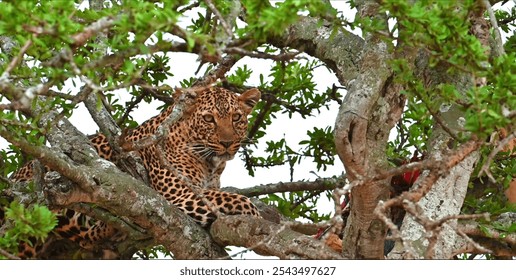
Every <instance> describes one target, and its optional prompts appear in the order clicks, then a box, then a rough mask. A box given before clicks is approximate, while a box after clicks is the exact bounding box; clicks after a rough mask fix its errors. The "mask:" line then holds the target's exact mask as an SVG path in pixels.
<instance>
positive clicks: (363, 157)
mask: <svg viewBox="0 0 516 280" xmlns="http://www.w3.org/2000/svg"><path fill="white" fill-rule="evenodd" d="M378 8H379V6H378V4H377V3H375V2H374V1H371V2H369V1H364V2H360V3H359V4H358V10H359V13H360V15H361V16H363V17H379V18H381V15H380V16H379V11H378ZM391 48H392V46H391V47H389V45H388V44H387V43H386V42H385V41H384V40H383V39H382V38H381V37H380V36H379V35H378V34H368V35H366V40H365V45H364V49H363V52H362V57H361V62H360V64H359V73H360V74H359V75H358V76H357V78H356V79H355V80H354V81H353V82H352V83H350V84H349V88H348V93H347V95H346V97H345V99H344V102H343V104H342V106H341V107H340V109H339V114H338V116H337V119H336V122H335V145H336V148H337V152H338V154H339V157H340V159H341V161H342V162H343V163H344V167H345V169H346V173H347V176H348V178H349V179H350V182H353V181H354V180H359V179H361V178H363V177H373V176H374V175H375V174H376V173H377V172H378V171H379V170H385V169H386V168H387V167H388V165H387V159H386V157H385V149H386V143H387V140H388V136H389V132H390V130H391V128H392V127H393V126H394V124H395V123H396V122H397V121H398V119H399V118H400V116H401V112H402V108H403V104H404V99H403V97H401V96H400V95H399V90H400V88H399V86H397V85H396V84H395V83H394V82H393V77H392V72H391V70H390V67H389V64H388V63H389V60H390V59H392V58H394V56H393V55H394V54H393V53H392V52H391V51H390V49H391ZM351 196H352V198H353V203H352V206H351V213H350V216H349V218H348V222H347V226H346V229H345V231H344V238H343V254H344V256H346V257H349V258H353V259H358V258H366V259H381V258H383V243H384V238H385V234H386V227H385V225H384V224H383V223H382V222H381V221H380V220H379V219H378V218H377V217H376V216H375V215H374V213H373V212H374V209H375V207H376V205H377V204H378V202H379V201H381V200H386V199H387V198H388V197H389V180H386V179H384V180H379V181H374V182H371V183H368V184H363V185H359V186H356V187H355V188H353V189H352V190H351Z"/></svg>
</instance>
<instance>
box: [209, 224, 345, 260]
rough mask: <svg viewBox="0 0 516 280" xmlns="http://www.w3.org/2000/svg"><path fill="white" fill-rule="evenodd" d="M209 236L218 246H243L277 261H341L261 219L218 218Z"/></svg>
mask: <svg viewBox="0 0 516 280" xmlns="http://www.w3.org/2000/svg"><path fill="white" fill-rule="evenodd" d="M210 233H211V235H212V237H213V239H214V240H215V241H217V243H219V244H225V245H236V246H243V247H246V248H250V249H253V250H254V251H255V252H257V253H259V254H262V255H269V256H277V257H279V258H280V259H342V257H341V256H340V255H339V254H337V253H335V251H333V250H332V249H331V248H329V247H327V246H326V245H325V244H324V243H323V242H320V241H318V240H316V239H314V238H311V237H309V236H306V235H304V234H300V233H297V232H295V231H292V230H290V229H289V228H288V226H286V225H278V224H274V223H271V222H268V221H265V220H263V219H257V218H251V217H247V216H223V217H219V218H218V219H217V220H216V221H215V222H214V223H213V224H212V226H211V229H210Z"/></svg>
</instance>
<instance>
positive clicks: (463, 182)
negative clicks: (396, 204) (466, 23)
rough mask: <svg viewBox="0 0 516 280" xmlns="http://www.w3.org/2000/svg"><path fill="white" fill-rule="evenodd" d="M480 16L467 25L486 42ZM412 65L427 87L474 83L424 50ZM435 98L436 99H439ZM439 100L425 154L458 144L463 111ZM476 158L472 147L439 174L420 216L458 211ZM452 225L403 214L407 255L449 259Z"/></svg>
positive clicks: (397, 254) (455, 239)
mask: <svg viewBox="0 0 516 280" xmlns="http://www.w3.org/2000/svg"><path fill="white" fill-rule="evenodd" d="M482 17H483V16H482V13H481V12H480V13H479V14H478V15H477V18H474V19H472V22H473V23H474V25H476V26H474V27H472V28H471V29H472V30H477V31H481V32H482V33H483V34H475V35H477V37H479V39H480V41H481V42H483V43H484V45H485V46H487V45H488V43H487V39H486V37H488V36H486V34H488V29H487V27H488V25H487V24H485V20H483V18H482ZM416 65H417V70H418V75H419V76H420V77H421V79H423V81H424V83H425V85H427V86H429V87H432V86H436V85H439V84H443V83H448V84H452V85H454V86H455V87H456V88H457V89H458V90H459V92H462V93H464V92H465V91H466V90H467V89H469V88H471V87H472V86H473V85H474V83H475V80H474V77H473V76H472V75H470V74H469V73H463V72H461V73H458V74H451V73H450V72H449V71H447V70H448V68H449V65H446V64H444V63H440V64H438V65H437V66H435V67H430V66H429V65H428V56H427V54H426V53H424V52H421V53H420V54H419V56H418V59H417V64H416ZM436 101H437V102H439V100H436ZM441 102H442V103H441V106H440V110H439V112H437V113H436V114H435V115H434V129H433V131H432V134H431V135H432V137H431V138H430V140H429V143H428V147H429V148H428V150H429V151H428V157H430V158H435V159H442V158H445V157H446V154H449V153H450V152H451V151H453V150H454V147H455V146H456V145H457V144H458V139H457V138H456V135H458V132H460V131H461V130H462V128H463V124H464V118H463V116H464V113H463V110H462V109H461V108H459V107H458V106H457V105H451V104H447V103H446V102H445V101H441ZM478 158H479V152H478V151H473V152H472V153H471V154H470V155H468V156H467V157H466V158H464V159H463V160H462V161H461V162H460V163H458V164H457V165H455V166H453V167H452V168H450V170H449V171H448V172H447V173H446V174H441V176H440V177H439V178H438V179H437V181H436V182H435V183H434V184H433V185H432V187H431V189H430V191H429V192H428V193H427V194H426V195H425V196H424V197H423V198H422V199H421V200H420V201H419V202H418V206H419V207H421V209H422V210H423V211H422V213H421V216H422V217H425V218H428V219H430V220H433V221H435V220H439V219H442V218H444V217H447V216H453V215H457V214H459V213H460V210H461V208H462V205H463V202H464V198H465V196H466V192H467V188H468V183H469V179H470V176H471V173H472V172H473V169H474V166H475V164H476V162H477V160H478ZM426 175H428V174H423V176H421V177H420V178H419V180H418V181H417V182H416V184H415V186H418V184H419V183H422V182H424V180H425V179H426ZM456 228H457V220H452V221H449V222H447V223H445V224H444V225H443V228H442V229H439V230H432V231H430V232H428V229H426V228H424V227H423V225H421V223H420V222H417V221H416V219H414V218H413V216H411V215H407V216H406V217H405V219H404V221H403V225H402V227H401V232H402V238H403V240H404V242H406V243H408V248H411V255H410V258H430V259H449V258H452V257H453V256H454V254H455V253H454V252H456V251H457V250H458V248H459V247H461V246H462V245H463V242H464V240H463V239H462V238H461V237H460V236H459V234H458V231H457V230H456ZM406 249H407V247H405V248H402V246H401V245H400V242H399V241H398V242H397V244H396V247H395V249H394V250H393V251H392V252H391V253H390V254H389V258H404V257H407V255H406V253H407V252H406Z"/></svg>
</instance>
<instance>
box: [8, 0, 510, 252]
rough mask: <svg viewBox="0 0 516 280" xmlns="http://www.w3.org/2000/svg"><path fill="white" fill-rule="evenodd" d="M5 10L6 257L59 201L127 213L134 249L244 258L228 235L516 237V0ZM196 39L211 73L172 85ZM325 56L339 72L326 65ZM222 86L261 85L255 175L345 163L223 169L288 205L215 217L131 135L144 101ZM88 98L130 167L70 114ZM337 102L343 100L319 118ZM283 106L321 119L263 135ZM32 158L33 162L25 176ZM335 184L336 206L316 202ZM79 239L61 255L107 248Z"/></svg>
mask: <svg viewBox="0 0 516 280" xmlns="http://www.w3.org/2000/svg"><path fill="white" fill-rule="evenodd" d="M345 4H346V5H345ZM493 6H494V7H495V8H493ZM511 7H512V8H511ZM349 14H354V18H350V17H349V16H348V15H349ZM0 15H1V16H0V50H1V53H0V72H1V76H0V137H2V138H3V139H5V140H6V141H7V142H8V143H9V144H8V145H6V146H5V147H3V149H2V150H1V157H0V175H1V177H0V178H1V179H0V183H1V184H0V191H1V196H0V204H1V205H2V207H3V208H4V210H3V211H1V212H0V213H1V214H2V216H0V221H1V222H2V223H0V258H16V254H17V250H18V244H19V243H20V242H33V241H34V240H37V239H39V240H45V238H47V235H48V234H49V232H51V230H52V228H53V227H54V226H55V224H56V218H55V216H54V214H53V213H52V212H51V211H49V208H50V209H58V208H63V207H64V208H70V209H73V210H75V211H78V212H82V213H85V214H87V215H89V216H91V217H93V218H95V219H99V220H102V221H104V222H106V223H108V224H111V225H114V226H115V227H117V228H118V229H120V230H121V231H122V232H124V233H125V234H126V235H127V238H126V239H125V240H123V241H120V242H116V243H115V244H109V246H110V248H113V247H114V248H116V249H115V251H117V253H118V257H120V258H133V257H136V256H137V257H141V258H154V257H157V256H158V252H161V254H165V255H173V256H174V257H175V258H179V259H186V258H194V259H199V258H207V259H213V258H227V257H228V253H227V252H226V251H225V250H224V246H228V245H233V246H242V247H246V248H249V249H250V250H254V251H256V252H257V253H259V254H263V255H271V256H277V257H279V258H306V259H322V258H325V259H334V258H351V259H362V258H367V259H371V258H374V259H381V258H391V259H399V258H404V259H413V258H416V259H419V258H429V259H436V258H437V259H450V258H474V257H476V256H479V255H481V256H483V257H487V258H513V257H514V256H516V213H515V212H516V204H515V203H516V179H514V178H513V176H514V174H516V164H515V163H516V161H515V155H516V153H515V152H514V147H515V145H516V140H515V138H516V132H515V121H514V120H515V118H516V114H515V108H516V97H515V95H514V89H515V88H516V63H515V62H516V53H515V50H516V37H515V36H514V30H515V27H516V23H515V19H516V9H515V8H514V5H512V6H511V3H508V2H507V1H496V0H491V1H487V0H464V1H431V0H420V1H406V0H385V1H374V0H351V1H346V3H344V2H343V1H333V2H331V1H326V0H320V1H316V0H285V1H280V2H276V1H270V2H269V1H261V0H233V1H229V0H203V1H200V0H199V1H196V0H194V1H187V0H184V1H181V0H171V1H98V0H89V1H38V0H32V1H19V2H14V1H2V2H0ZM502 33H503V34H505V35H503V36H502ZM189 54H190V55H191V54H194V55H196V56H197V62H196V65H195V66H196V67H198V68H197V72H196V73H195V74H194V75H192V76H191V77H188V78H186V79H183V80H181V81H179V82H177V83H175V84H171V83H170V82H169V81H170V80H171V78H172V77H174V76H177V75H180V73H181V72H182V70H183V69H184V65H181V61H182V60H179V59H178V60H174V59H173V58H172V57H176V56H181V55H184V56H186V55H189ZM257 59H259V60H266V61H268V62H269V64H268V65H270V68H268V69H263V68H261V67H255V65H254V64H253V63H254V62H253V61H256V60H257ZM320 68H324V69H327V71H328V72H329V73H331V74H332V75H334V76H335V78H336V81H337V82H335V83H333V82H328V81H325V80H316V79H315V78H314V71H315V70H316V69H320ZM256 75H258V77H259V78H258V79H257V81H256V80H253V79H251V77H252V76H256ZM213 85H217V86H220V87H224V88H227V89H230V90H232V91H234V92H243V91H245V90H246V89H249V88H253V87H257V88H258V89H259V90H260V91H261V93H262V98H261V101H260V102H259V103H258V105H257V106H256V107H255V110H254V112H253V113H252V115H251V116H250V118H249V131H248V135H247V138H248V139H251V140H252V141H250V143H249V144H247V145H245V147H243V148H242V149H241V150H240V151H239V155H238V158H236V159H234V160H235V161H237V160H240V161H241V163H242V164H243V165H244V166H245V168H246V170H247V173H248V174H249V175H250V176H254V174H255V172H257V170H261V169H268V168H272V167H275V166H286V167H288V170H290V177H291V178H293V177H292V174H293V172H294V171H295V170H296V169H297V168H300V166H301V165H303V164H311V165H312V166H313V167H312V169H313V170H314V171H315V173H316V174H317V173H318V172H322V171H324V170H326V169H327V168H329V167H335V166H339V167H341V168H340V169H339V170H340V172H338V173H336V174H333V176H324V177H319V178H318V179H317V180H301V181H294V180H293V179H292V180H291V181H290V182H275V183H272V184H267V185H257V184H253V182H246V185H247V187H249V188H246V189H236V188H225V189H226V190H228V191H231V192H237V193H240V194H244V195H246V196H248V197H253V198H256V200H255V202H256V204H257V205H258V206H259V207H260V208H262V209H265V210H264V211H268V212H270V213H271V215H272V216H274V217H276V222H271V221H267V220H263V219H257V218H256V219H255V218H252V217H247V216H224V217H219V218H218V219H217V221H215V222H214V224H213V225H212V226H211V227H210V228H209V229H208V231H207V230H205V229H203V228H201V227H199V226H198V225H197V224H195V223H194V222H193V221H192V220H191V219H190V218H189V217H187V216H186V215H184V214H183V213H181V212H180V211H179V210H178V209H177V208H175V207H174V206H173V205H170V204H169V203H167V202H166V201H165V200H164V199H163V198H162V197H160V196H159V195H158V194H157V193H155V192H153V190H152V189H150V188H147V187H146V184H145V182H146V181H145V178H144V177H145V174H144V173H145V172H144V171H142V170H141V164H139V162H138V159H137V157H135V156H134V154H132V153H130V152H127V151H124V149H123V147H121V145H120V143H119V141H118V139H119V137H120V135H123V134H124V133H125V131H127V130H128V129H130V128H134V127H136V126H137V125H138V122H136V121H135V115H134V114H135V113H134V112H135V111H136V109H137V108H138V106H143V104H158V105H156V106H159V109H162V108H164V107H166V106H167V105H168V104H171V103H172V102H174V99H173V93H174V92H175V89H177V88H181V89H189V88H195V87H200V86H213ZM321 88H323V89H322V90H321ZM176 102H177V101H176ZM80 107H85V108H87V112H88V113H87V114H88V115H89V116H91V118H92V119H93V120H94V122H95V124H96V125H97V127H98V129H96V130H97V131H98V132H100V133H102V134H104V135H106V136H107V138H108V139H109V142H110V144H111V145H112V147H113V149H115V150H116V151H117V152H118V153H119V154H120V157H119V158H117V160H116V162H115V164H116V166H115V165H113V166H103V165H99V164H98V163H97V161H96V159H98V155H96V154H95V153H92V150H91V147H90V146H89V140H88V138H87V137H86V136H85V135H84V131H85V128H81V126H80V124H73V123H71V122H70V121H69V120H68V119H69V118H70V117H71V116H72V115H74V114H75V115H77V114H78V110H79V108H80ZM336 108H338V109H336ZM326 110H334V111H335V112H334V113H335V114H334V115H336V116H337V117H336V119H331V120H330V119H327V118H320V119H318V120H317V123H318V124H319V126H318V127H314V128H309V127H306V126H305V125H304V124H303V120H304V119H305V118H309V117H314V118H317V116H318V115H319V114H320V112H321V111H326ZM149 117H150V116H149ZM278 118H298V119H299V121H298V122H299V123H296V128H305V129H307V135H306V137H305V138H303V139H298V140H297V141H295V142H292V140H286V138H285V137H282V136H281V135H282V133H279V136H278V138H276V139H272V140H265V139H271V138H267V135H270V134H272V133H276V135H278V133H277V131H271V129H270V128H271V127H272V126H273V124H274V123H275V122H277V120H278ZM284 129H285V130H290V129H293V128H291V127H285V128H284ZM31 159H37V160H38V162H39V164H36V165H35V167H34V168H35V176H34V180H33V181H31V182H30V183H28V184H27V183H14V182H12V181H11V180H9V176H10V175H11V174H12V173H13V172H15V171H16V170H18V169H19V168H20V167H22V166H23V165H24V164H25V163H26V162H27V161H28V160H31ZM45 166H46V167H50V168H51V169H52V170H53V171H56V173H54V174H51V175H48V174H47V175H45V174H44V173H45V172H46V170H45ZM92 185H94V186H96V187H95V188H94V189H92V188H90V186H92ZM122 190H123V191H122ZM77 193H81V194H82V195H76V194H77ZM113 194H116V195H113ZM84 197H88V199H84ZM79 198H80V199H79ZM328 199H330V200H331V201H333V202H334V205H335V209H334V211H333V212H332V213H331V214H328V213H322V212H321V211H320V209H319V207H318V204H321V203H323V202H322V201H323V200H328ZM128 202H130V203H128ZM135 206H138V207H135ZM155 209H161V210H162V211H161V210H160V211H159V213H157V211H155ZM257 228H259V229H260V230H259V231H258V230H256V229H257ZM324 243H326V245H324ZM99 246H100V247H102V246H106V244H99ZM65 248H66V250H65V251H64V252H62V251H60V252H59V253H55V255H50V256H49V257H51V258H95V257H97V256H96V255H93V254H91V252H89V251H88V250H85V249H84V248H80V247H79V246H78V245H76V244H68V243H67V244H66V246H65ZM287 249H288V250H287Z"/></svg>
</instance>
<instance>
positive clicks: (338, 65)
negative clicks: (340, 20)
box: [269, 17, 364, 85]
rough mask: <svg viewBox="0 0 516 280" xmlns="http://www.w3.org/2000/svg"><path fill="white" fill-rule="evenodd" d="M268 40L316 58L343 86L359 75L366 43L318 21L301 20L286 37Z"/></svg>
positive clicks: (278, 45)
mask: <svg viewBox="0 0 516 280" xmlns="http://www.w3.org/2000/svg"><path fill="white" fill-rule="evenodd" d="M334 31H336V32H334ZM269 41H270V43H272V44H273V45H274V46H276V47H279V48H283V47H290V48H295V49H298V50H300V51H303V52H306V53H307V54H309V55H311V56H314V57H317V58H318V59H320V60H321V61H323V62H325V63H326V65H327V66H328V67H329V68H331V69H332V70H333V71H334V72H335V74H336V75H337V77H338V78H339V81H340V83H341V84H342V85H348V83H349V82H350V81H351V80H353V79H355V78H356V77H357V76H358V72H359V66H358V65H359V61H360V60H361V59H362V50H363V47H364V40H363V39H362V38H360V37H359V36H357V35H354V34H353V33H351V32H348V31H347V30H344V29H342V28H339V29H338V30H335V29H334V26H331V25H330V24H328V23H325V24H322V25H321V22H320V20H319V19H316V18H311V17H301V18H300V20H299V21H298V22H296V23H295V24H293V25H291V26H290V27H289V28H288V29H287V31H286V32H285V33H284V34H283V35H281V36H279V37H275V38H270V40H269Z"/></svg>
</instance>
